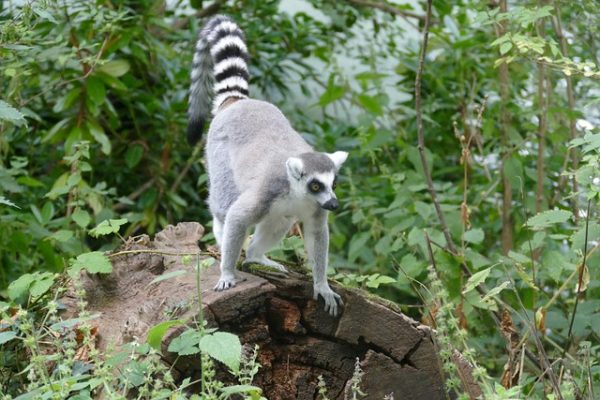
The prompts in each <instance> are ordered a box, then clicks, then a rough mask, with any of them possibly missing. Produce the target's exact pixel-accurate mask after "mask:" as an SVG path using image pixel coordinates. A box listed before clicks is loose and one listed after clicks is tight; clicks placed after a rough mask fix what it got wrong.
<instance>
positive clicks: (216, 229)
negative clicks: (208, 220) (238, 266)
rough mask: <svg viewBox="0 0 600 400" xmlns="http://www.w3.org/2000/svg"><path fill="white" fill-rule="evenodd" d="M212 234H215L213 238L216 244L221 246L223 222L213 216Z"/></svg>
mask: <svg viewBox="0 0 600 400" xmlns="http://www.w3.org/2000/svg"><path fill="white" fill-rule="evenodd" d="M212 227H213V235H214V236H215V240H216V241H217V246H219V248H221V243H223V222H221V221H220V220H219V218H217V217H215V218H213V223H212Z"/></svg>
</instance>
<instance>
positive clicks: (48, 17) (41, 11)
mask: <svg viewBox="0 0 600 400" xmlns="http://www.w3.org/2000/svg"><path fill="white" fill-rule="evenodd" d="M31 10H32V11H33V12H34V13H36V14H37V15H38V17H40V18H41V19H45V20H48V21H50V22H52V23H53V24H58V21H57V20H56V18H54V16H53V15H52V14H50V13H49V12H48V11H46V10H44V9H43V8H40V7H31Z"/></svg>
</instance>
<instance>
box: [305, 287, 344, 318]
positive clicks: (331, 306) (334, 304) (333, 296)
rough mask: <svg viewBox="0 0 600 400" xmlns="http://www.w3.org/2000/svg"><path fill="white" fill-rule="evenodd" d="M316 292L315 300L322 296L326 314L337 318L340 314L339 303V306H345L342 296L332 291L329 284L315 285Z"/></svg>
mask: <svg viewBox="0 0 600 400" xmlns="http://www.w3.org/2000/svg"><path fill="white" fill-rule="evenodd" d="M314 291H315V294H314V296H313V297H314V299H315V300H317V299H318V298H319V295H321V297H322V298H323V300H325V312H328V313H329V314H330V315H331V316H333V317H336V316H337V314H338V303H339V305H343V304H344V302H343V301H342V298H341V296H340V295H339V294H337V293H336V292H334V291H333V290H331V288H330V287H329V285H328V284H327V283H325V284H324V285H315V286H314Z"/></svg>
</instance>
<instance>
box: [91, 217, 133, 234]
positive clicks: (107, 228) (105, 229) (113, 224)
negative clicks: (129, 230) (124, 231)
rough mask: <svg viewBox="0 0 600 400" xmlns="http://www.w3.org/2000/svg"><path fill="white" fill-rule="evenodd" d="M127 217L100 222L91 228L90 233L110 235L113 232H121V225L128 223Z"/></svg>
mask: <svg viewBox="0 0 600 400" xmlns="http://www.w3.org/2000/svg"><path fill="white" fill-rule="evenodd" d="M127 222H128V221H127V219H126V218H121V219H107V220H104V221H102V222H100V223H99V224H98V226H96V227H95V228H94V229H92V230H90V235H91V236H93V237H98V236H104V235H110V234H111V233H117V232H119V228H120V227H121V225H125V224H126V223H127Z"/></svg>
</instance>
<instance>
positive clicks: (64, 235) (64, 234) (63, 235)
mask: <svg viewBox="0 0 600 400" xmlns="http://www.w3.org/2000/svg"><path fill="white" fill-rule="evenodd" d="M72 237H73V231H69V230H66V229H60V230H58V231H56V232H54V233H53V234H52V236H50V238H51V239H54V240H56V241H58V242H61V243H64V242H66V241H68V240H70V239H71V238H72Z"/></svg>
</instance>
